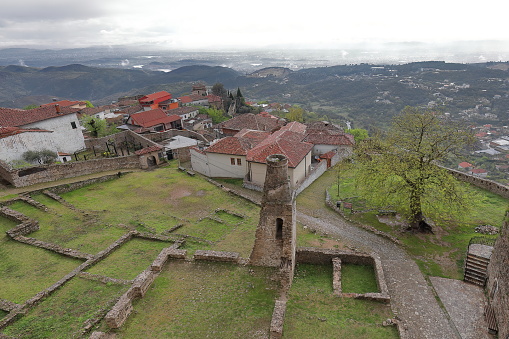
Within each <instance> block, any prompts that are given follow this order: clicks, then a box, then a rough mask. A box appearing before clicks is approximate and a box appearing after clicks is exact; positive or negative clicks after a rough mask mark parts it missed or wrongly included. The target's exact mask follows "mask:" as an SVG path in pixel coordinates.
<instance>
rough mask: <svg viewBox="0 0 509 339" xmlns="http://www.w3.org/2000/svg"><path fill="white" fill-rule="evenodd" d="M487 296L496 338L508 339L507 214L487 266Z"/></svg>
mask: <svg viewBox="0 0 509 339" xmlns="http://www.w3.org/2000/svg"><path fill="white" fill-rule="evenodd" d="M486 287H487V296H488V300H489V303H490V305H491V306H492V307H493V311H494V312H495V318H496V320H497V324H498V337H499V338H507V337H509V307H508V305H509V213H507V214H506V217H505V221H504V224H503V226H502V229H501V232H500V236H499V237H498V238H497V240H496V242H495V245H494V246H493V253H492V254H491V259H490V263H489V265H488V282H487V284H486Z"/></svg>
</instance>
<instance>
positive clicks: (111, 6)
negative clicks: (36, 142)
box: [0, 0, 509, 48]
mask: <svg viewBox="0 0 509 339" xmlns="http://www.w3.org/2000/svg"><path fill="white" fill-rule="evenodd" d="M506 1H507V0H485V1H482V2H478V1H464V0H462V1H459V0H426V1H419V2H417V1H410V0H384V1H379V0H377V1H374V0H334V1H329V0H327V1H323V0H322V1H320V0H318V1H306V2H298V1H295V0H293V1H289V0H258V1H256V2H255V1H244V0H235V1H233V0H214V1H210V0H208V1H205V0H193V1H183V0H144V1H140V0H136V1H135V0H87V1H73V0H43V1H41V0H2V2H1V10H0V48H3V47H53V48H68V47H85V46H90V45H118V44H130V43H148V44H154V45H158V46H161V47H169V48H212V47H223V46H228V47H264V46H271V45H281V44H284V45H295V46H298V47H325V46H327V47H331V48H334V47H339V48H340V47H341V45H342V44H345V43H353V42H395V41H424V42H447V41H456V40H460V41H465V40H469V41H470V40H486V39H488V40H507V39H509V36H507V31H508V29H507V28H508V27H507V10H506V9H505V8H506V7H504V6H506V5H505V3H506Z"/></svg>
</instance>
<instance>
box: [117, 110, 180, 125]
mask: <svg viewBox="0 0 509 339" xmlns="http://www.w3.org/2000/svg"><path fill="white" fill-rule="evenodd" d="M180 119H181V118H180V116H178V115H175V114H173V115H170V116H167V115H166V113H164V111H163V110H162V109H160V108H157V109H153V110H150V111H143V112H139V113H134V114H131V116H130V117H129V119H128V121H127V122H128V124H130V125H134V126H141V127H145V128H149V127H152V126H156V125H159V124H169V123H171V122H174V121H177V120H180Z"/></svg>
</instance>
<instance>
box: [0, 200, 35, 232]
mask: <svg viewBox="0 0 509 339" xmlns="http://www.w3.org/2000/svg"><path fill="white" fill-rule="evenodd" d="M0 216H3V217H5V218H7V219H9V220H12V221H15V222H19V223H20V224H18V225H16V227H14V228H11V229H10V230H8V231H7V232H6V233H7V235H8V236H9V237H10V238H12V239H15V238H16V237H18V236H24V235H27V234H30V233H32V232H35V231H37V230H39V222H38V221H37V220H34V219H31V218H29V217H27V216H26V215H24V214H22V213H19V212H17V211H14V210H11V209H10V208H8V207H5V206H2V207H0Z"/></svg>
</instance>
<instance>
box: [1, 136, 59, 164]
mask: <svg viewBox="0 0 509 339" xmlns="http://www.w3.org/2000/svg"><path fill="white" fill-rule="evenodd" d="M52 135H53V133H51V132H25V133H20V134H16V135H12V136H10V137H6V138H2V139H0V160H3V161H5V162H10V161H13V160H23V153H25V152H26V151H29V150H30V151H42V150H45V149H48V150H50V151H53V152H55V153H57V151H58V149H57V146H56V145H55V143H54V142H53V138H52Z"/></svg>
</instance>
